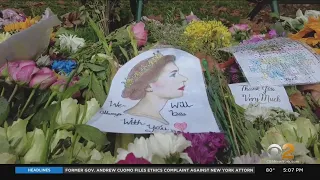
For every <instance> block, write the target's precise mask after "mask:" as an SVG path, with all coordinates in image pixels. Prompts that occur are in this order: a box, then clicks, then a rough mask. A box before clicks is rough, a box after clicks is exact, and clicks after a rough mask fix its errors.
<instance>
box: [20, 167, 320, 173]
mask: <svg viewBox="0 0 320 180" xmlns="http://www.w3.org/2000/svg"><path fill="white" fill-rule="evenodd" d="M319 169H320V166H303V165H297V166H280V167H277V166H251V167H249V166H248V167H245V166H243V167H236V166H223V167H218V166H215V165H212V166H208V167H198V166H192V167H190V166H188V167H186V166H182V167H168V166H163V167H152V166H150V167H141V166H131V167H123V166H106V167H86V166H78V167H42V166H35V167H15V174H156V173H161V174H261V173H262V174H265V173H267V174H279V173H280V174H283V173H285V174H301V173H304V174H305V173H310V172H317V171H318V170H319Z"/></svg>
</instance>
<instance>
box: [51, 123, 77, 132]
mask: <svg viewBox="0 0 320 180" xmlns="http://www.w3.org/2000/svg"><path fill="white" fill-rule="evenodd" d="M55 129H64V130H68V131H73V130H74V124H62V125H59V126H57V127H55Z"/></svg>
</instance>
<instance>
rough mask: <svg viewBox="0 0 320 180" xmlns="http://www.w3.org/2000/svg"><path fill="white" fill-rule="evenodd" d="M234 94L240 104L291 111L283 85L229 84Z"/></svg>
mask: <svg viewBox="0 0 320 180" xmlns="http://www.w3.org/2000/svg"><path fill="white" fill-rule="evenodd" d="M229 88H230V90H231V92H232V95H233V97H234V99H235V101H236V104H238V105H239V106H247V105H249V104H259V105H260V106H263V107H276V108H281V109H284V110H287V111H291V112H293V110H292V107H291V104H290V101H289V97H288V95H287V92H286V90H285V89H284V87H283V86H250V85H249V84H248V83H237V84H229Z"/></svg>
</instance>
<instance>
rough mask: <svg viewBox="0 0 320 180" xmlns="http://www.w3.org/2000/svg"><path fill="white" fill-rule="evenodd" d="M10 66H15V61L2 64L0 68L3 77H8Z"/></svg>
mask: <svg viewBox="0 0 320 180" xmlns="http://www.w3.org/2000/svg"><path fill="white" fill-rule="evenodd" d="M9 66H15V63H12V62H11V63H10V62H8V63H5V64H4V65H2V66H1V68H0V76H1V77H8V75H9V72H8V67H9Z"/></svg>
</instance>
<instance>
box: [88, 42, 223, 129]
mask: <svg viewBox="0 0 320 180" xmlns="http://www.w3.org/2000/svg"><path fill="white" fill-rule="evenodd" d="M88 125H91V126H93V127H96V128H98V129H100V130H101V131H103V132H113V133H131V134H150V133H155V132H162V133H165V132H174V133H175V132H178V131H180V132H190V133H203V132H220V129H219V127H218V125H217V123H216V120H215V117H214V115H213V113H212V111H211V107H210V104H209V101H208V97H207V93H206V88H205V84H204V79H203V75H202V69H201V64H200V61H199V59H198V58H197V57H195V56H193V55H192V54H189V53H187V52H185V51H182V50H179V49H174V48H160V49H151V50H148V51H146V52H144V53H141V54H140V55H138V56H136V57H135V58H133V59H132V60H130V61H128V62H127V63H126V64H124V65H123V66H122V67H121V68H120V69H119V70H118V71H117V74H116V75H115V77H114V79H113V81H112V84H111V88H110V91H109V94H108V97H107V99H106V101H105V103H104V104H103V106H102V108H101V109H100V111H99V112H98V113H97V114H95V116H94V117H93V118H92V119H91V120H90V121H89V122H88Z"/></svg>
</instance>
